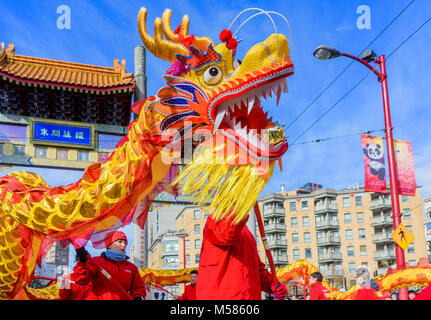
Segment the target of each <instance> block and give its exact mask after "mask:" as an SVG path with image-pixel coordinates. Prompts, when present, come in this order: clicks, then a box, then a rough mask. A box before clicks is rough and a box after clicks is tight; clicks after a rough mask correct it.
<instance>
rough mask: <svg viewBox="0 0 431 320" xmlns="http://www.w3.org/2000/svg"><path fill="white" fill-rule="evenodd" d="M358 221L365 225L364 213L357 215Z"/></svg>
mask: <svg viewBox="0 0 431 320" xmlns="http://www.w3.org/2000/svg"><path fill="white" fill-rule="evenodd" d="M356 221H357V222H358V223H363V222H364V213H363V212H358V213H357V214H356Z"/></svg>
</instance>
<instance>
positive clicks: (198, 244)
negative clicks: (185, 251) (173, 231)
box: [195, 239, 201, 249]
mask: <svg viewBox="0 0 431 320" xmlns="http://www.w3.org/2000/svg"><path fill="white" fill-rule="evenodd" d="M200 248H201V239H195V249H200Z"/></svg>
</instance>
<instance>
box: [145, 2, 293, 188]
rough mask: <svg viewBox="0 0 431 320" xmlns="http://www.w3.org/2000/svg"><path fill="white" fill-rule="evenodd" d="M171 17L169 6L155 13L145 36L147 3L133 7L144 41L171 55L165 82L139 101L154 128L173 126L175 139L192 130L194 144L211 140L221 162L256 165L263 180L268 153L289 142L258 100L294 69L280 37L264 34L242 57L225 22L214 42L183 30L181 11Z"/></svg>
mask: <svg viewBox="0 0 431 320" xmlns="http://www.w3.org/2000/svg"><path fill="white" fill-rule="evenodd" d="M170 19H171V10H169V9H166V10H165V11H164V13H163V16H162V19H160V18H156V20H155V22H154V37H151V36H150V35H149V34H148V33H147V28H146V20H147V10H146V9H145V8H141V10H140V12H139V14H138V29H139V33H140V36H141V39H142V41H143V43H144V45H145V47H146V48H147V49H148V50H149V51H150V52H151V53H152V54H153V55H155V56H157V57H159V58H161V59H164V60H166V61H168V62H171V63H172V66H171V67H170V68H169V69H168V74H167V75H164V79H165V80H166V84H167V85H166V86H165V87H163V88H161V89H160V90H159V91H158V92H157V95H156V96H153V97H150V98H148V99H147V100H146V101H145V104H144V105H143V106H144V107H145V112H148V111H152V112H156V113H157V114H158V121H157V122H156V125H155V127H154V131H155V132H166V131H169V130H174V131H175V130H176V131H177V132H180V133H181V135H180V136H181V138H182V139H184V137H185V135H186V134H189V135H192V136H195V135H198V136H199V137H200V139H199V140H198V141H199V143H200V145H202V146H212V147H213V149H212V150H213V152H214V150H215V152H214V153H219V154H223V155H224V159H225V161H228V163H227V164H229V165H233V166H240V165H245V166H248V167H254V168H255V169H256V168H257V169H258V170H257V171H258V173H259V175H260V176H261V177H263V178H264V179H265V180H267V179H268V173H269V168H270V169H271V172H272V166H273V163H274V161H276V160H279V159H280V162H281V157H282V155H283V154H284V153H285V152H286V151H287V148H288V144H287V140H286V138H285V137H284V130H283V128H282V127H281V126H279V125H278V124H276V123H274V122H273V121H272V118H270V117H268V112H265V110H264V107H263V101H264V100H265V99H267V98H268V97H272V94H275V95H276V96H277V104H278V101H279V99H280V95H281V94H282V93H284V92H287V80H286V78H287V77H288V76H290V75H292V74H293V64H292V62H291V59H290V57H289V47H288V41H287V39H286V37H285V36H284V35H282V34H279V33H275V34H272V35H270V36H269V37H268V38H267V39H266V40H265V41H263V42H261V43H258V44H256V45H254V46H253V47H252V48H250V49H249V50H248V52H247V53H246V55H245V57H244V58H243V59H242V62H241V61H239V60H238V59H236V56H235V54H236V45H237V42H236V40H235V38H233V37H232V33H231V32H230V31H229V30H223V31H222V32H221V34H220V40H221V41H222V42H221V43H220V44H217V45H216V44H215V43H214V42H213V41H212V40H211V39H209V38H198V37H195V36H194V35H189V34H188V29H189V18H188V16H187V15H185V16H184V17H183V19H182V23H181V25H180V26H178V28H177V29H176V30H175V32H174V31H173V30H172V28H171V23H170ZM163 36H164V37H163ZM186 127H187V128H186ZM202 136H203V137H204V139H201V138H202ZM194 140H196V139H194ZM226 159H227V160H226ZM225 164H226V162H225ZM230 176H232V174H230ZM201 180H202V179H201ZM213 187H214V186H213Z"/></svg>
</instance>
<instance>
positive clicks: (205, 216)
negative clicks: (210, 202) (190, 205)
mask: <svg viewBox="0 0 431 320" xmlns="http://www.w3.org/2000/svg"><path fill="white" fill-rule="evenodd" d="M209 215H210V213H209V212H208V211H205V214H204V219H206V218H208V216H209Z"/></svg>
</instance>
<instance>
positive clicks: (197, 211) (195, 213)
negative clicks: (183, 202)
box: [194, 210, 201, 220]
mask: <svg viewBox="0 0 431 320" xmlns="http://www.w3.org/2000/svg"><path fill="white" fill-rule="evenodd" d="M200 218H201V211H200V210H195V211H194V219H195V220H199V219H200Z"/></svg>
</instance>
